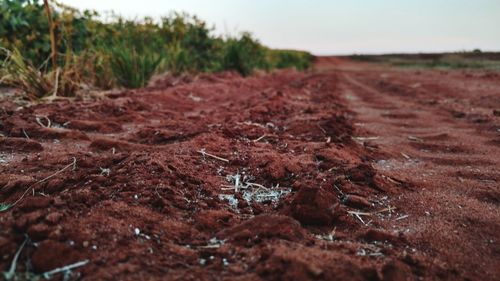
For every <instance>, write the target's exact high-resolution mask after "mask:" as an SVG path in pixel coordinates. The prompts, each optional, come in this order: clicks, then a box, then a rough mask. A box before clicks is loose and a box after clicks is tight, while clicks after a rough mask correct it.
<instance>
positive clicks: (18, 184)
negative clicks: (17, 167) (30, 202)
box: [0, 174, 34, 196]
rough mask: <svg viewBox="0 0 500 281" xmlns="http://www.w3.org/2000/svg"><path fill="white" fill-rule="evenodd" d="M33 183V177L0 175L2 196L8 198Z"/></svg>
mask: <svg viewBox="0 0 500 281" xmlns="http://www.w3.org/2000/svg"><path fill="white" fill-rule="evenodd" d="M33 182H34V179H33V177H31V176H25V175H16V174H3V175H0V186H2V189H1V190H2V195H3V196H8V195H10V194H12V193H14V192H16V191H18V190H19V189H22V188H25V187H27V186H29V185H30V184H31V183H33Z"/></svg>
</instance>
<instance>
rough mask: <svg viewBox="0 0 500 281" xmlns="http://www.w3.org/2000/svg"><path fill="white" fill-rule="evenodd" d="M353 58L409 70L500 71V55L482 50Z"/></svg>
mask: <svg viewBox="0 0 500 281" xmlns="http://www.w3.org/2000/svg"><path fill="white" fill-rule="evenodd" d="M351 58H352V59H355V60H359V61H366V62H375V63H385V64H390V65H394V66H399V67H409V68H436V69H488V70H500V53H489V52H484V53H483V52H481V51H480V50H474V51H472V52H457V53H445V54H390V55H354V56H351Z"/></svg>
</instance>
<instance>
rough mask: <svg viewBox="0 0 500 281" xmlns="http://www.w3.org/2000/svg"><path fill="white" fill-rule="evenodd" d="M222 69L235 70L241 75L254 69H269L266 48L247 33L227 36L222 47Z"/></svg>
mask: <svg viewBox="0 0 500 281" xmlns="http://www.w3.org/2000/svg"><path fill="white" fill-rule="evenodd" d="M222 69H223V70H236V71H238V72H239V73H240V74H241V75H243V76H246V75H249V74H251V73H252V71H253V70H254V69H269V64H268V62H267V61H266V50H265V49H264V47H262V45H260V44H259V42H258V41H256V40H254V39H253V38H252V36H251V35H250V34H249V33H244V34H243V35H242V36H241V38H229V39H228V40H227V42H226V43H225V46H224V49H223V55H222Z"/></svg>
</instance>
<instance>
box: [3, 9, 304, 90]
mask: <svg viewBox="0 0 500 281" xmlns="http://www.w3.org/2000/svg"><path fill="white" fill-rule="evenodd" d="M50 14H51V17H50V19H51V22H53V24H52V25H50V24H49V21H48V16H47V11H45V10H44V6H43V3H41V1H40V0H0V46H1V47H3V48H5V49H7V50H9V51H7V52H5V51H4V52H0V60H2V61H5V67H3V69H2V71H1V73H0V74H1V75H2V76H1V77H0V84H1V83H4V84H8V85H11V86H15V87H18V88H21V89H23V90H24V91H26V92H27V95H28V96H29V98H30V99H36V98H42V97H46V96H49V95H51V94H52V95H54V92H55V91H54V87H56V88H57V92H55V94H57V95H60V96H62V95H64V96H74V95H76V92H77V91H78V89H80V88H82V87H86V88H88V87H95V88H99V89H109V88H112V87H115V86H122V87H127V88H137V87H142V86H144V85H146V84H147V82H148V80H149V79H150V77H151V76H152V75H153V74H154V73H157V72H170V73H173V74H176V75H177V74H182V73H184V72H190V73H197V72H214V71H223V70H235V71H238V72H239V73H241V74H242V75H250V74H251V73H252V72H253V70H254V69H263V70H269V69H272V68H286V67H295V68H297V69H305V68H307V67H309V65H310V62H311V60H312V57H311V56H310V54H308V53H304V52H294V51H276V50H270V49H267V48H265V47H264V46H262V45H261V44H260V43H259V42H258V41H257V40H255V39H254V38H253V37H252V36H251V35H250V34H248V33H244V34H242V35H241V36H239V37H230V38H227V39H224V38H222V37H218V36H214V35H213V34H212V32H213V29H212V28H211V27H208V26H207V24H206V23H205V22H204V21H202V20H200V19H198V18H197V17H195V16H190V15H188V14H182V13H172V14H170V15H168V16H165V17H163V18H161V19H160V20H158V21H156V20H153V19H152V18H147V17H146V18H143V19H141V20H127V19H124V18H122V17H120V16H116V15H111V18H110V19H108V20H107V21H105V22H104V21H102V20H100V19H99V14H98V13H96V12H94V11H88V10H85V11H79V10H76V9H74V8H71V7H68V6H66V5H63V4H60V3H57V2H53V1H51V13H50ZM51 26H52V28H50V27H51ZM49 30H53V31H54V32H53V35H54V36H53V37H51V35H50V34H51V33H50V32H49ZM51 38H54V42H55V44H54V45H55V46H53V48H54V49H55V50H56V51H55V52H54V54H56V55H54V58H55V59H54V60H52V61H51V60H50V58H51V53H52V50H51V43H50V39H51ZM8 54H13V55H12V56H10V55H8Z"/></svg>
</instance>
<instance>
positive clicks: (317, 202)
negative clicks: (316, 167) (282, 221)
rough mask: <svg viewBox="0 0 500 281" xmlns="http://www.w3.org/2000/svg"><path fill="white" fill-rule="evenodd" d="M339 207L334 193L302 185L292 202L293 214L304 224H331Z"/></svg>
mask: <svg viewBox="0 0 500 281" xmlns="http://www.w3.org/2000/svg"><path fill="white" fill-rule="evenodd" d="M338 208H339V200H338V199H337V196H335V194H334V193H332V192H327V191H325V190H323V189H320V188H314V187H302V188H301V189H300V190H299V191H298V192H297V194H296V195H295V197H294V199H293V201H292V204H291V212H292V216H293V217H294V218H295V219H297V220H298V221H300V222H301V223H302V224H304V225H331V224H332V222H333V220H334V218H335V217H336V215H337V211H338Z"/></svg>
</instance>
